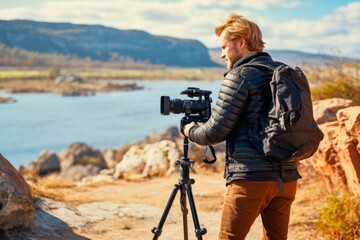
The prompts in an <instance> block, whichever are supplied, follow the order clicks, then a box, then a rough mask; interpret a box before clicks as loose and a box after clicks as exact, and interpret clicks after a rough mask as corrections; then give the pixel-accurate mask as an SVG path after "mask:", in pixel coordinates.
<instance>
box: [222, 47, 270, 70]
mask: <svg viewBox="0 0 360 240" xmlns="http://www.w3.org/2000/svg"><path fill="white" fill-rule="evenodd" d="M257 57H270V55H269V54H268V53H267V52H252V53H250V54H249V55H246V56H245V57H242V58H240V59H239V60H237V61H236V62H235V63H234V65H233V67H232V68H231V69H230V70H229V71H227V72H225V73H224V76H226V74H228V73H229V72H230V71H231V70H233V69H234V68H236V67H238V66H240V65H243V64H245V63H249V62H251V61H252V60H253V59H254V58H257ZM270 58H271V57H270Z"/></svg>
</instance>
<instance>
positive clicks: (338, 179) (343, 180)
mask: <svg viewBox="0 0 360 240" xmlns="http://www.w3.org/2000/svg"><path fill="white" fill-rule="evenodd" d="M319 127H320V128H321V130H322V131H323V133H324V140H323V141H322V142H321V143H320V146H319V149H318V151H317V152H316V153H315V155H314V156H313V157H312V158H313V161H314V167H315V169H316V170H317V172H318V173H319V174H320V175H321V176H322V177H323V179H325V181H326V183H327V186H328V187H329V188H330V189H334V188H335V189H336V188H339V187H346V188H348V189H349V190H350V191H351V192H353V193H355V194H360V151H359V150H360V145H359V142H360V106H354V107H348V108H344V109H341V110H339V111H337V113H336V121H333V122H327V123H324V124H321V125H320V126H319Z"/></svg>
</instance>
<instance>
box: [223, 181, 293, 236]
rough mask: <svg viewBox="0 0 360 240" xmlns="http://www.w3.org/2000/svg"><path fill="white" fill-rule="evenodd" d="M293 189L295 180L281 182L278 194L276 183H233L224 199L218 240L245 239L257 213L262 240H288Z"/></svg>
mask: <svg viewBox="0 0 360 240" xmlns="http://www.w3.org/2000/svg"><path fill="white" fill-rule="evenodd" d="M296 187H297V181H292V182H284V191H283V192H280V190H279V185H278V182H276V181H248V180H235V181H233V182H232V183H231V184H230V185H228V187H227V192H226V195H225V199H224V206H223V211H222V218H221V224H220V233H219V239H220V240H230V239H231V240H235V239H236V240H242V239H245V237H246V234H247V233H248V232H249V230H250V228H251V226H252V224H253V223H254V221H255V219H256V218H257V217H258V216H259V214H261V218H262V222H263V240H269V239H270V240H283V239H287V233H288V225H289V218H290V208H291V204H292V202H293V201H294V199H295V194H296Z"/></svg>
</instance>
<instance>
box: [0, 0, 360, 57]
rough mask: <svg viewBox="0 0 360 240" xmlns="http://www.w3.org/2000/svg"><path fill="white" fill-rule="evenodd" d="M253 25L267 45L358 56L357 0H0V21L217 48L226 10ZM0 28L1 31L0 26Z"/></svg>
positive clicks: (359, 17)
mask: <svg viewBox="0 0 360 240" xmlns="http://www.w3.org/2000/svg"><path fill="white" fill-rule="evenodd" d="M230 12H234V13H238V14H240V15H243V16H244V17H246V18H248V19H250V20H252V21H254V22H255V23H257V24H258V25H259V27H260V29H261V31H262V34H263V41H264V42H265V43H266V44H265V51H266V49H270V50H278V49H287V50H299V51H304V52H309V53H321V54H333V55H341V56H347V57H351V58H360V1H350V0H226V1H225V0H201V1H200V0H12V1H7V0H1V1H0V19H1V20H12V19H28V20H35V21H46V22H69V23H77V24H100V25H104V26H108V27H113V28H117V29H138V30H144V31H146V32H148V33H150V34H154V35H163V36H170V37H176V38H185V39H197V40H199V41H201V42H202V43H203V44H205V46H207V47H209V48H212V47H218V46H219V39H218V37H217V36H216V35H215V33H214V27H215V26H216V25H217V24H218V23H219V22H221V21H222V20H223V19H224V18H226V16H227V15H228V14H229V13H230ZM0 31H1V29H0Z"/></svg>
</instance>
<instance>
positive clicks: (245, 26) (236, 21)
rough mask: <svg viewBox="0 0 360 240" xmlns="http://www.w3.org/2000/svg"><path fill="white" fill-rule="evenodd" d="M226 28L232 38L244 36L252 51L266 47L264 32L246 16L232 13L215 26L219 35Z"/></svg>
mask: <svg viewBox="0 0 360 240" xmlns="http://www.w3.org/2000/svg"><path fill="white" fill-rule="evenodd" d="M224 30H226V31H227V32H229V33H230V35H231V39H236V38H239V37H241V38H244V40H245V42H246V46H247V48H248V49H249V50H250V51H258V52H261V51H262V50H263V49H264V44H265V43H264V42H263V41H262V34H261V31H260V28H259V27H258V25H257V24H256V23H254V22H252V21H249V20H248V19H246V18H245V17H243V16H241V15H238V14H235V13H230V14H229V15H228V17H227V18H226V19H225V20H223V21H222V22H221V23H220V24H219V25H218V26H216V27H215V33H216V35H217V36H220V34H221V33H222V32H223V31H224Z"/></svg>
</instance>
